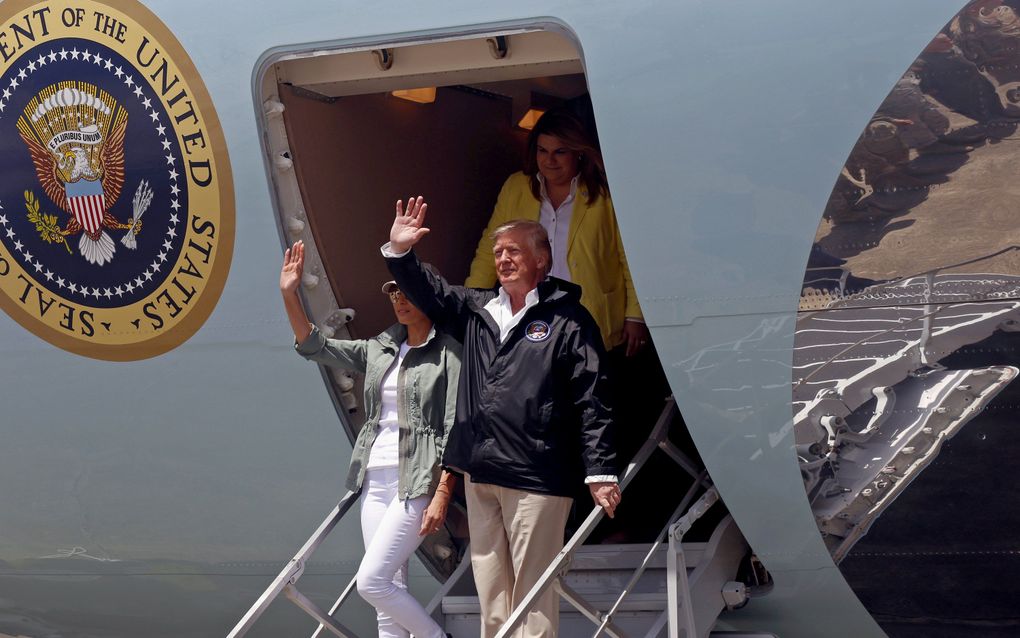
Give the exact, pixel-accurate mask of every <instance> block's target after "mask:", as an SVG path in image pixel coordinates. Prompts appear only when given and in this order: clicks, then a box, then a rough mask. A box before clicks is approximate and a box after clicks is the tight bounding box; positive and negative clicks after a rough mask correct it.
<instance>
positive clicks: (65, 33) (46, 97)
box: [0, 0, 234, 360]
mask: <svg viewBox="0 0 1020 638" xmlns="http://www.w3.org/2000/svg"><path fill="white" fill-rule="evenodd" d="M0 18H2V22H0V24H6V25H9V26H8V27H7V28H6V29H0V91H2V93H3V95H2V96H0V174H3V176H4V180H3V184H0V308H2V309H3V310H5V311H6V312H7V313H8V314H9V315H11V316H12V317H13V318H14V319H16V320H17V321H18V322H19V323H20V324H21V325H23V326H24V327H26V328H27V329H29V330H31V331H32V332H34V333H35V334H36V335H38V336H40V337H42V338H43V339H45V340H46V341H49V342H50V343H52V344H54V345H56V346H58V347H60V348H63V349H65V350H69V351H71V352H76V353H78V354H81V355H85V356H88V357H93V358H98V359H109V360H134V359H144V358H147V357H152V356H156V355H158V354H162V353H164V352H167V351H168V350H171V349H173V348H175V347H177V346H178V345H180V344H181V343H182V342H184V341H185V340H186V339H187V338H188V337H190V336H191V335H192V334H194V332H195V331H196V330H198V328H199V327H200V326H201V325H202V323H203V322H204V321H205V319H206V318H207V317H208V316H209V314H210V313H211V312H212V309H213V307H214V306H215V305H216V302H217V300H218V299H219V296H220V291H221V290H222V288H223V284H224V282H225V279H226V275H227V270H228V267H229V264H230V258H231V252H232V243H233V234H234V229H233V226H234V208H233V206H234V204H233V187H232V185H231V179H230V167H229V164H228V162H227V155H226V145H225V143H224V140H223V135H222V132H221V129H220V125H219V122H218V120H217V119H216V114H215V112H214V110H213V106H212V102H211V101H210V99H209V96H208V94H207V92H206V90H205V88H204V86H203V84H202V81H201V78H200V77H199V75H198V73H197V72H196V70H195V68H194V66H193V65H192V63H191V61H190V60H189V59H188V56H187V54H186V53H185V51H184V48H183V47H182V46H181V45H180V44H179V43H178V42H177V40H176V39H175V38H174V36H173V34H172V33H170V31H169V30H168V29H167V28H166V26H165V25H163V23H162V22H160V21H159V19H158V18H156V16H154V15H153V14H152V13H151V12H150V11H148V10H147V9H145V7H143V6H142V5H141V4H140V3H138V2H136V1H134V0H122V1H118V2H116V3H114V2H109V0H90V1H85V0H47V1H36V2H32V1H31V0H27V1H26V0H15V1H12V2H4V3H3V7H2V10H0Z"/></svg>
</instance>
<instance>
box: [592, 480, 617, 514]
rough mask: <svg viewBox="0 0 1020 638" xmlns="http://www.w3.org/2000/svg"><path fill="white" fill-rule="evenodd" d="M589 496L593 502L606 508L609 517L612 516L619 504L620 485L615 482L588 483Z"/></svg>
mask: <svg viewBox="0 0 1020 638" xmlns="http://www.w3.org/2000/svg"><path fill="white" fill-rule="evenodd" d="M588 489H589V490H591V498H592V500H593V501H595V504H596V505H598V506H599V507H601V508H602V509H604V510H606V514H608V515H609V518H613V516H614V514H615V512H616V508H617V507H618V506H619V505H620V499H621V498H622V495H621V494H620V486H619V485H618V484H616V483H589V484H588Z"/></svg>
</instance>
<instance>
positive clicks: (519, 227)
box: [489, 219, 552, 275]
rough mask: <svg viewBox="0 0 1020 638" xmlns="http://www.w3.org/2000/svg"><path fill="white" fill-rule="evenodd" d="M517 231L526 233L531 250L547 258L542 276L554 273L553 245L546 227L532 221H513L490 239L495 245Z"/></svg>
mask: <svg viewBox="0 0 1020 638" xmlns="http://www.w3.org/2000/svg"><path fill="white" fill-rule="evenodd" d="M515 231H521V232H524V233H526V234H527V238H528V244H529V245H530V246H531V250H532V251H533V252H535V253H536V254H540V255H544V256H545V272H544V273H542V274H543V275H548V274H549V273H550V272H551V271H552V245H551V244H550V243H549V233H548V232H546V230H545V226H543V225H542V224H540V223H538V222H536V221H532V220H530V219H512V220H510V221H508V222H507V223H505V224H502V225H500V226H499V227H497V228H496V229H495V230H493V231H492V233H491V234H490V235H489V237H490V238H491V239H492V243H493V244H495V243H496V240H497V239H499V238H500V237H501V236H503V235H505V234H507V233H510V232H515Z"/></svg>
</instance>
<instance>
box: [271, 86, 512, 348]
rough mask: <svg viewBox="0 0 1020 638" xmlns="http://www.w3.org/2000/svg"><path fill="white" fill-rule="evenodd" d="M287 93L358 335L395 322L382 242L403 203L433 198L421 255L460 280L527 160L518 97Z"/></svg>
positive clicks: (323, 236)
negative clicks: (422, 99)
mask: <svg viewBox="0 0 1020 638" xmlns="http://www.w3.org/2000/svg"><path fill="white" fill-rule="evenodd" d="M279 95H280V99H281V100H282V102H283V104H284V105H285V107H286V111H285V114H284V115H285V121H286V126H287V135H288V138H289V141H290V152H291V156H292V157H293V159H294V168H295V171H296V176H297V179H298V182H299V184H300V187H301V192H302V194H303V198H304V207H305V211H306V213H307V215H308V221H309V224H310V227H311V231H312V234H313V236H314V237H315V242H316V245H317V246H318V249H319V251H320V253H321V255H322V259H323V262H324V267H325V269H326V275H327V276H328V278H329V282H330V284H331V286H332V288H333V292H334V294H335V295H336V297H337V299H338V300H342V302H341V303H342V304H343V305H345V306H348V307H352V308H354V309H355V310H356V311H357V317H356V318H355V319H354V321H352V322H351V323H350V324H348V327H349V328H350V330H351V333H352V335H354V336H356V337H359V338H363V337H368V336H371V335H374V334H377V333H378V332H381V331H382V330H383V329H385V328H386V326H388V325H390V324H392V323H393V313H392V310H391V308H390V303H389V301H388V300H387V299H386V298H385V296H383V295H382V294H381V293H380V291H379V287H380V285H381V284H382V282H384V281H386V280H388V279H389V278H390V277H389V274H388V271H387V270H386V264H385V262H384V261H383V259H382V257H381V256H380V254H379V246H380V245H381V244H383V243H384V242H385V241H386V239H387V237H388V233H389V228H390V224H391V223H392V220H393V213H394V206H393V205H394V202H395V201H396V200H397V199H404V200H406V199H407V197H408V196H409V195H418V194H421V195H423V196H425V198H426V200H427V201H428V204H429V210H428V219H427V225H428V226H429V227H430V228H431V229H432V232H431V234H429V236H428V237H427V238H426V239H424V240H423V241H422V243H421V244H420V246H419V248H418V249H417V252H418V254H419V255H420V256H421V258H422V259H423V260H425V261H428V262H430V263H432V264H434V265H435V266H436V267H438V268H439V269H440V271H441V272H442V273H443V275H444V276H445V277H447V279H449V280H450V281H451V282H454V283H460V282H462V281H463V280H464V278H465V277H466V276H467V273H468V269H469V267H470V264H471V259H472V257H473V256H474V250H475V247H476V245H477V242H478V239H479V237H480V236H481V233H482V231H483V229H484V228H485V225H486V223H487V222H488V220H489V216H490V214H491V212H492V207H493V205H494V204H495V202H496V196H497V195H498V193H499V189H500V187H501V186H502V184H503V181H504V180H505V179H506V177H507V176H508V175H509V174H510V173H512V172H514V171H516V170H519V169H520V167H521V159H522V151H523V147H524V144H525V141H526V138H527V134H526V131H523V130H521V129H519V128H517V127H516V125H515V123H514V122H513V121H512V120H511V101H510V100H509V99H504V98H499V97H495V96H492V95H487V94H482V93H477V92H471V91H467V90H461V89H454V88H440V89H438V91H437V94H436V100H435V102H433V103H431V104H418V103H414V102H409V101H407V100H402V99H399V98H395V97H393V96H392V95H389V94H373V95H359V96H348V97H341V98H337V99H336V100H335V101H332V102H330V101H328V100H324V99H322V98H318V97H316V96H310V95H308V94H307V93H304V92H302V91H300V90H298V89H294V88H293V87H290V86H286V85H281V86H280V87H279Z"/></svg>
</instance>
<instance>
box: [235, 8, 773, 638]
mask: <svg viewBox="0 0 1020 638" xmlns="http://www.w3.org/2000/svg"><path fill="white" fill-rule="evenodd" d="M255 86H256V95H255V97H256V101H257V104H258V105H259V107H260V109H261V113H259V116H260V122H261V124H262V126H263V131H262V141H263V145H264V148H263V150H264V153H265V161H266V165H267V171H268V173H269V177H270V180H271V184H272V185H273V193H272V195H273V198H274V207H275V210H276V213H277V217H278V225H279V231H280V235H281V241H282V244H283V245H285V246H286V245H290V244H291V243H292V242H294V241H296V240H299V239H300V240H302V241H304V243H305V245H306V262H305V275H304V279H303V286H302V291H301V292H302V296H303V300H304V304H305V307H306V310H307V312H308V315H309V317H310V318H311V319H312V321H313V322H314V323H315V324H317V325H318V326H319V328H320V330H322V332H323V333H324V334H325V335H326V336H328V337H335V338H367V337H371V336H373V335H375V334H377V333H379V332H380V331H382V330H383V329H384V328H386V326H388V325H389V324H390V323H392V314H391V309H390V303H389V302H388V300H387V299H386V297H385V296H384V295H381V294H379V286H380V284H381V283H382V282H384V281H387V280H388V279H390V275H389V273H388V272H387V269H386V265H385V262H384V260H383V259H382V258H381V256H380V254H379V246H380V245H381V244H382V243H383V242H384V241H385V239H386V238H387V237H388V231H389V227H390V224H391V223H392V216H393V204H394V202H395V201H396V200H398V199H406V198H407V197H408V196H413V195H417V194H422V195H424V196H425V197H426V198H427V200H428V204H429V218H428V222H427V225H428V226H429V227H430V228H431V229H432V230H433V232H432V233H431V234H430V235H429V236H428V238H427V239H426V240H424V241H423V242H422V243H421V244H420V245H419V246H418V247H417V248H416V252H417V254H418V255H419V256H420V257H421V259H422V260H423V261H426V262H429V263H431V264H433V265H434V266H436V267H437V268H438V269H439V270H440V272H441V273H442V274H443V276H444V277H445V278H446V279H448V280H449V281H450V282H451V283H454V284H460V283H461V282H463V281H464V280H465V278H466V277H467V275H468V272H469V268H470V265H471V261H472V258H474V256H475V250H476V247H477V246H478V244H479V239H480V237H481V236H482V234H483V230H484V229H485V227H486V225H487V222H488V221H489V218H490V214H491V213H492V211H493V205H494V203H495V202H496V199H497V195H498V194H499V193H500V188H501V186H502V185H503V184H504V181H505V180H506V179H507V177H508V176H510V175H511V174H513V173H515V172H516V171H519V170H521V169H522V166H523V157H524V152H525V148H526V147H527V141H528V134H529V129H530V128H531V127H532V126H534V123H535V121H536V119H537V117H538V116H539V115H541V113H542V112H544V111H546V110H548V109H551V108H565V109H569V110H570V111H571V112H572V113H573V114H574V115H575V116H576V117H577V119H579V120H580V121H581V122H582V123H583V124H584V125H585V126H586V127H587V128H588V129H589V131H590V132H591V135H592V137H593V138H594V139H596V140H597V132H596V131H595V116H594V113H593V107H592V104H591V101H590V99H589V97H588V93H587V83H586V79H585V75H584V64H583V58H582V54H581V51H580V47H579V46H578V45H577V43H576V42H575V41H574V39H573V38H572V37H571V36H570V34H569V32H568V31H567V30H566V29H565V28H563V27H562V26H561V25H558V24H541V25H528V26H526V27H520V28H508V29H502V30H498V31H493V30H488V31H478V32H467V33H458V34H443V35H440V36H436V37H434V38H431V39H425V40H421V39H419V40H413V41H397V42H393V41H387V40H381V41H378V42H372V43H358V44H357V45H354V46H341V45H337V46H334V47H330V46H317V47H313V48H304V49H294V50H287V51H277V52H272V53H270V54H269V55H267V57H266V58H265V59H264V62H263V63H262V65H261V66H260V69H259V71H258V73H257V75H256V85H255ZM609 181H610V186H611V184H612V180H611V175H610V177H609ZM619 354H620V357H619V358H620V360H621V361H622V359H623V358H624V357H623V355H622V351H620V352H619ZM630 359H632V360H631V361H628V362H627V363H626V364H623V363H621V364H620V366H621V367H620V370H619V372H620V373H619V374H618V375H617V377H618V388H617V389H616V390H615V392H614V394H615V395H616V396H617V397H618V401H617V402H618V403H621V404H622V406H621V407H622V410H620V413H622V414H623V415H624V417H623V418H622V419H621V420H623V421H625V425H621V427H620V428H619V430H620V433H619V439H620V441H619V443H618V456H619V458H620V460H621V463H626V462H628V461H630V460H631V459H632V458H634V457H640V456H641V453H640V450H644V449H646V450H647V454H646V455H645V456H644V459H643V460H641V461H640V463H639V464H638V467H639V468H645V469H644V473H643V475H637V474H636V473H635V476H636V479H635V482H634V486H633V488H632V489H630V490H629V491H628V492H627V498H626V499H625V500H624V504H623V505H621V509H620V511H619V513H618V517H617V519H616V520H615V521H614V523H615V524H614V525H607V524H601V525H600V526H599V527H595V524H594V523H593V524H591V525H590V529H588V530H587V531H585V532H584V536H585V538H588V539H589V545H588V546H587V547H586V548H583V549H582V550H581V551H585V550H587V551H588V552H589V553H590V554H592V556H595V555H598V556H597V557H588V558H587V559H586V558H584V557H582V558H580V559H578V560H577V561H576V562H575V569H578V568H579V567H578V566H581V567H580V569H582V572H583V569H588V570H589V571H588V572H587V575H582V576H579V578H582V579H584V578H587V579H588V580H589V581H590V582H597V581H598V580H599V579H602V580H603V581H605V582H601V583H599V585H598V587H602V586H605V587H606V591H604V592H601V591H600V592H596V593H597V594H598V595H602V596H603V597H606V605H607V606H609V605H610V604H612V599H613V598H615V597H616V596H617V595H618V594H619V592H620V587H621V585H622V582H623V581H620V580H619V578H620V576H609V577H607V576H606V573H605V572H606V570H605V562H604V561H605V560H610V562H611V563H612V567H610V568H609V569H610V571H612V570H617V569H634V567H636V566H637V565H638V564H639V563H641V562H642V557H643V556H644V554H645V552H647V551H649V550H648V543H652V547H653V553H652V554H649V555H648V556H649V557H648V558H646V559H644V562H645V564H644V566H643V567H641V569H640V570H639V571H638V572H637V573H638V576H640V574H641V571H643V570H644V568H645V567H648V566H649V565H651V567H649V570H650V571H649V572H648V573H646V574H645V575H644V576H643V577H642V579H641V580H640V581H635V582H637V583H638V585H637V590H635V591H637V592H639V598H640V597H641V596H643V595H645V594H647V596H646V597H645V599H643V600H642V601H641V602H633V603H632V604H631V609H633V610H636V611H635V613H633V614H631V615H630V616H628V618H629V620H627V622H633V623H636V624H635V625H634V627H644V626H645V625H644V624H643V623H645V621H646V620H648V621H649V622H651V623H653V624H654V622H659V621H658V620H654V619H656V618H658V619H663V618H665V616H664V613H665V612H664V611H663V610H664V607H663V605H664V604H665V603H664V599H663V600H659V596H660V595H661V592H662V591H663V589H662V588H663V587H664V585H662V582H661V581H658V582H657V579H659V578H661V577H662V575H663V574H664V573H665V559H664V556H665V553H666V544H665V543H664V542H663V540H664V536H665V533H666V528H667V527H669V524H670V523H671V522H675V521H676V520H677V519H678V518H679V517H680V516H681V515H683V514H684V513H685V512H687V510H688V508H689V507H691V505H692V503H694V502H695V499H697V498H698V497H699V496H701V497H703V498H704V497H707V498H710V499H711V502H708V503H707V506H706V507H704V508H703V509H699V510H698V512H699V513H698V516H695V517H694V518H692V519H691V522H692V523H693V521H694V520H695V519H697V518H699V517H701V514H705V512H706V511H707V514H706V515H705V516H704V517H703V518H701V520H699V521H698V522H697V524H696V525H693V528H692V529H690V530H689V532H690V533H689V534H688V536H687V540H688V541H693V542H702V543H707V545H706V549H705V550H704V554H702V555H701V557H702V560H704V561H712V560H715V559H716V558H719V559H720V560H722V562H723V563H724V564H725V565H724V567H723V568H722V569H720V570H717V571H716V572H715V576H713V578H717V577H724V579H725V580H726V581H733V580H735V579H736V578H737V572H738V569H740V570H741V573H742V574H744V576H745V578H746V580H747V582H748V584H751V585H759V586H760V587H759V589H758V591H759V592H764V591H767V589H768V586H767V582H768V576H767V575H766V574H765V573H764V570H763V569H761V568H760V565H759V564H757V563H752V559H751V558H750V553H749V551H748V548H747V546H746V543H745V542H744V541H743V538H742V536H741V534H740V532H739V531H738V530H737V528H736V525H735V523H734V522H733V520H732V518H731V517H729V516H728V514H727V512H726V511H725V507H724V506H723V505H722V504H721V503H719V504H718V505H715V506H714V507H712V504H714V503H716V502H717V497H715V496H714V494H715V492H714V490H713V489H711V483H710V480H709V479H708V476H707V472H706V471H705V469H704V466H703V464H702V463H701V461H700V458H699V457H698V454H697V451H696V450H695V447H694V445H693V443H692V442H691V441H690V438H689V436H688V434H687V431H686V428H685V426H684V424H683V420H682V417H681V416H680V412H679V410H678V409H677V407H676V406H675V404H674V403H673V401H672V399H671V398H670V397H669V395H670V391H669V387H668V383H667V382H666V381H665V376H664V374H663V373H662V371H661V365H660V363H659V361H658V357H657V355H656V354H655V352H654V348H653V347H649V348H647V349H645V350H644V351H643V353H641V354H639V355H638V356H636V357H632V358H630ZM623 365H627V366H629V368H628V370H627V371H623ZM631 371H637V373H636V374H631V373H630V372H631ZM322 375H323V379H324V381H325V383H326V386H327V388H328V389H329V392H330V395H331V397H332V399H333V402H334V405H335V407H336V409H337V413H338V415H339V417H340V420H341V422H342V424H343V426H344V428H345V430H346V432H347V434H348V436H349V437H350V438H351V440H352V441H353V440H354V438H355V436H356V434H357V432H358V430H359V428H360V427H361V426H362V424H363V422H364V418H365V416H364V414H363V411H362V410H361V409H360V397H361V395H362V390H363V385H362V384H363V379H361V378H358V377H356V376H352V375H350V374H348V373H346V372H339V371H335V370H329V369H326V368H322ZM620 399H625V400H622V401H621V400H620ZM653 430H654V432H655V433H657V434H654V435H653ZM653 436H658V437H659V439H658V440H654V441H653V440H652V437H653ZM660 448H661V450H663V451H664V452H658V451H656V450H657V449H660ZM652 452H655V453H654V454H652ZM645 461H647V463H646V462H645ZM663 485H667V486H669V488H668V490H666V492H668V498H666V499H664V498H663V494H662V491H663V490H662V486H663ZM582 499H583V500H582ZM461 502H463V501H461ZM575 509H576V512H575V514H574V515H572V520H571V523H568V536H569V534H570V533H571V532H572V531H573V530H575V529H577V530H583V529H584V527H585V525H587V523H588V521H587V519H586V515H588V512H589V510H590V497H588V496H587V492H586V491H585V492H584V493H583V494H581V493H580V492H579V496H578V499H577V500H576V504H575ZM591 518H592V517H591V516H588V519H591ZM620 521H623V522H622V523H621V522H620ZM596 522H597V521H596ZM579 533H580V532H579ZM589 534H591V536H590V537H589V536H588V535H589ZM468 541H469V539H468V533H467V521H466V513H465V510H464V509H463V508H460V509H459V510H458V509H456V508H452V509H451V512H450V514H449V515H448V519H447V523H446V526H445V529H444V530H442V531H441V532H440V533H438V534H433V535H431V536H429V537H427V538H426V540H425V541H424V543H423V544H422V546H421V547H420V548H419V551H418V556H419V558H421V559H422V562H423V563H424V565H425V566H426V568H427V569H428V570H429V571H430V572H431V573H432V574H433V575H434V576H435V577H436V578H437V579H439V580H440V581H443V580H446V579H449V581H450V582H451V583H455V581H456V583H455V584H453V585H448V587H451V588H448V589H445V590H441V592H440V594H442V595H445V596H446V597H447V598H446V599H445V600H444V602H443V603H442V604H443V610H444V613H446V615H447V621H448V622H447V626H446V628H447V630H451V626H452V625H451V624H449V623H450V622H453V623H456V622H461V623H465V624H464V626H465V627H466V628H467V629H466V631H469V632H473V631H475V630H476V629H477V620H476V618H477V616H473V615H472V614H473V613H475V612H474V611H471V609H473V608H472V607H471V605H472V603H465V602H463V601H466V600H469V595H470V594H471V593H472V587H471V583H470V580H471V579H470V578H462V576H463V575H464V573H465V569H466V568H467V563H468V562H469V561H467V560H466V556H465V550H466V547H467V543H468ZM593 541H595V542H597V543H602V544H604V545H602V547H603V549H599V547H600V546H599V545H598V544H597V543H596V544H591V543H592V542H593ZM581 542H583V539H582V541H580V542H579V543H578V547H580V543H581ZM635 543H641V544H642V545H634V544H635ZM605 544H608V545H609V547H606V545H605ZM638 548H642V549H638ZM610 557H612V558H610ZM653 558H654V561H653V562H652V563H648V561H649V560H652V559H653ZM462 559H464V560H462ZM631 562H633V563H634V564H633V565H631V564H630V563H631ZM585 564H590V567H587V568H584V567H583V566H584V565H585ZM692 569H693V568H692ZM590 570H595V571H597V572H598V573H599V574H600V575H597V576H596V575H593V574H594V573H595V572H593V571H590ZM702 571H704V570H702ZM681 573H683V572H681ZM638 576H635V578H638ZM458 579H459V581H458ZM564 586H565V585H564ZM706 586H707V587H708V589H709V590H711V589H712V588H713V587H715V585H706ZM598 587H596V589H598ZM740 591H741V592H744V591H745V590H744V588H743V585H741V586H740ZM718 592H719V589H718V588H716V589H715V591H714V595H715V598H716V599H718V600H715V599H713V600H714V602H712V603H710V604H708V605H705V606H703V607H702V608H701V609H699V610H697V611H696V612H695V613H696V614H698V615H699V618H698V623H699V626H711V625H712V624H713V623H714V615H717V614H718V613H719V612H720V611H722V609H723V608H724V607H725V606H726V605H725V604H723V602H722V601H723V599H722V598H721V597H720V596H719V593H718ZM741 595H742V596H743V595H744V594H743V593H742V594H741ZM458 596H460V597H461V598H463V601H461V602H458V601H457V600H455V599H457V597H458ZM564 596H566V595H564ZM621 598H622V595H621ZM653 599H654V600H653ZM450 600H453V602H449V601H450ZM744 600H745V601H746V597H745V598H744ZM434 603H436V604H438V601H434ZM717 603H718V604H717ZM338 604H339V602H338ZM458 605H459V606H458ZM634 605H636V606H634ZM643 605H644V606H647V607H648V608H647V609H645V608H644V607H643ZM734 606H736V604H734ZM469 608H470V609H469ZM465 610H468V611H465ZM704 614H708V615H709V616H711V618H710V617H709V616H704V617H702V616H703V615H704ZM589 621H590V619H588V620H586V619H585V618H584V617H583V614H576V618H574V619H571V616H570V615H566V616H565V619H564V623H565V627H566V626H571V624H572V623H580V624H583V625H585V626H587V625H588V623H589ZM620 622H623V621H622V620H621V621H620ZM662 622H665V621H664V620H662ZM692 622H693V620H692ZM706 623H707V624H706ZM242 624H243V623H242ZM651 626H652V624H649V625H648V626H647V627H645V629H644V630H643V631H646V630H647V629H648V628H649V627H651ZM664 626H665V625H660V629H661V628H662V627H664ZM239 627H241V625H239ZM451 631H454V633H456V632H457V630H456V629H453V630H451ZM565 631H566V630H565ZM232 635H243V633H238V634H232Z"/></svg>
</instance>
